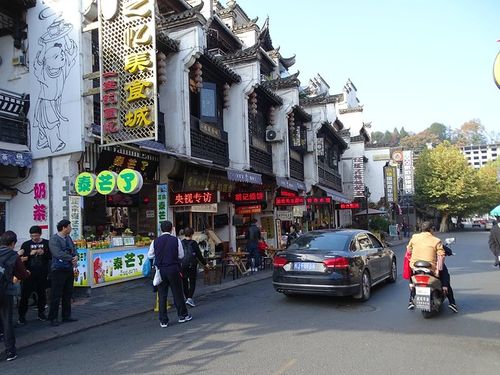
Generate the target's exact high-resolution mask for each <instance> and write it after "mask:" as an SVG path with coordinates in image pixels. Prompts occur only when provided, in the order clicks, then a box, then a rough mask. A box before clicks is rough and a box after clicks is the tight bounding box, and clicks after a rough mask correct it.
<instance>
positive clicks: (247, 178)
mask: <svg viewBox="0 0 500 375" xmlns="http://www.w3.org/2000/svg"><path fill="white" fill-rule="evenodd" d="M227 179H228V180H229V181H236V182H246V183H249V184H258V185H262V175H261V174H258V173H252V172H247V171H238V170H236V169H228V170H227Z"/></svg>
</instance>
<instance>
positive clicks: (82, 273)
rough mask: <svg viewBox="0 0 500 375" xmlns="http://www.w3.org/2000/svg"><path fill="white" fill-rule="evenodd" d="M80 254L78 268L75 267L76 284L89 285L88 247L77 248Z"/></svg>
mask: <svg viewBox="0 0 500 375" xmlns="http://www.w3.org/2000/svg"><path fill="white" fill-rule="evenodd" d="M76 252H77V254H78V268H76V269H75V282H74V284H73V285H74V286H89V279H88V278H89V269H88V262H87V249H76Z"/></svg>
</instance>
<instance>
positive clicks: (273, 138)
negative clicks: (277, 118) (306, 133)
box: [266, 126, 283, 142]
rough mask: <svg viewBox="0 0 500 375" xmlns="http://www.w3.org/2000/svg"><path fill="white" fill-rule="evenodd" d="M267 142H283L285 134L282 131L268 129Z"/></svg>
mask: <svg viewBox="0 0 500 375" xmlns="http://www.w3.org/2000/svg"><path fill="white" fill-rule="evenodd" d="M266 141H267V142H283V132H282V130H281V129H274V128H272V127H270V126H268V127H267V129H266Z"/></svg>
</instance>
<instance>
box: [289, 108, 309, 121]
mask: <svg viewBox="0 0 500 375" xmlns="http://www.w3.org/2000/svg"><path fill="white" fill-rule="evenodd" d="M293 114H294V115H295V116H296V117H298V118H300V119H302V121H304V122H311V121H312V115H310V114H309V113H307V112H306V111H305V110H304V108H302V107H301V106H300V105H294V106H293Z"/></svg>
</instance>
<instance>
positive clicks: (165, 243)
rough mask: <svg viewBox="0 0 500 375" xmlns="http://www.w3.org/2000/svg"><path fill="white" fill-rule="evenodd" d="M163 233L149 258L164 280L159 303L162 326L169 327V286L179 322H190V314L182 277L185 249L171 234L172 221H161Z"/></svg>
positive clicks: (154, 242) (150, 251) (151, 248)
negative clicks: (185, 299) (182, 261)
mask: <svg viewBox="0 0 500 375" xmlns="http://www.w3.org/2000/svg"><path fill="white" fill-rule="evenodd" d="M160 227H161V231H162V234H161V236H160V237H158V238H157V239H156V240H154V241H153V242H152V243H151V246H150V247H149V251H148V258H149V259H154V265H155V266H156V267H158V269H159V271H160V275H161V279H162V282H161V283H160V285H158V304H159V311H160V312H159V318H160V327H162V328H166V327H168V315H167V297H168V287H170V288H171V289H172V294H173V296H174V304H175V306H176V307H177V316H178V317H179V323H185V322H189V321H190V320H191V319H193V318H192V317H191V315H189V313H188V310H187V308H186V303H185V302H184V293H183V292H182V279H181V275H180V272H181V259H182V258H184V249H183V247H182V243H181V241H180V240H179V239H178V238H177V237H175V236H174V235H172V234H171V232H172V222H170V221H168V220H167V221H162V222H161V223H160Z"/></svg>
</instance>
